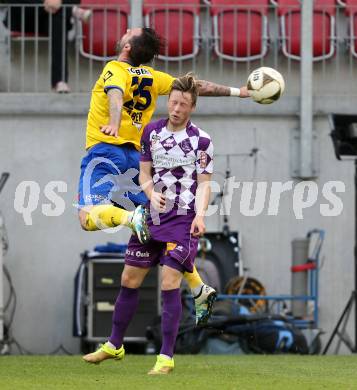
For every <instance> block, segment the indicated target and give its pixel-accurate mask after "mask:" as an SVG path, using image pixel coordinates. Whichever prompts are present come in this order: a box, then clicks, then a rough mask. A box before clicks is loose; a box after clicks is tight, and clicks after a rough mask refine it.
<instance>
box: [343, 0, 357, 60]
mask: <svg viewBox="0 0 357 390" xmlns="http://www.w3.org/2000/svg"><path fill="white" fill-rule="evenodd" d="M345 13H346V15H347V16H348V18H349V26H348V38H349V42H348V45H349V48H350V52H351V54H352V55H353V56H354V57H357V0H346V8H345Z"/></svg>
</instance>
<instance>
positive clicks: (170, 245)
mask: <svg viewBox="0 0 357 390" xmlns="http://www.w3.org/2000/svg"><path fill="white" fill-rule="evenodd" d="M176 247H177V244H176V243H175V242H168V243H167V244H166V250H167V251H173V250H174V249H175V248H176Z"/></svg>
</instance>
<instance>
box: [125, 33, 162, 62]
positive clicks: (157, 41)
mask: <svg viewBox="0 0 357 390" xmlns="http://www.w3.org/2000/svg"><path fill="white" fill-rule="evenodd" d="M130 45H131V49H130V53H129V56H130V59H131V62H132V64H133V66H139V65H141V64H146V63H148V62H151V61H152V60H153V59H154V58H155V57H156V56H157V55H158V54H159V53H160V50H161V49H162V47H163V46H164V40H163V39H162V38H161V37H160V35H159V34H157V33H156V31H155V30H154V29H152V28H149V27H144V28H143V29H142V33H141V34H140V35H136V36H134V37H132V38H131V40H130Z"/></svg>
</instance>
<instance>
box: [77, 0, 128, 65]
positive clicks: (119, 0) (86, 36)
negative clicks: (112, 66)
mask: <svg viewBox="0 0 357 390" xmlns="http://www.w3.org/2000/svg"><path fill="white" fill-rule="evenodd" d="M99 3H100V6H99ZM80 6H81V7H83V8H87V9H91V10H92V11H93V14H92V17H91V18H90V20H89V22H88V23H83V22H79V39H80V44H79V50H80V53H81V54H82V55H83V56H84V57H87V58H92V59H94V60H110V59H114V58H116V43H117V41H118V40H119V39H120V37H121V36H122V35H124V34H125V32H126V30H127V29H128V15H129V0H101V1H98V0H81V3H80Z"/></svg>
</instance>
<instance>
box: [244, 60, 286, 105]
mask: <svg viewBox="0 0 357 390" xmlns="http://www.w3.org/2000/svg"><path fill="white" fill-rule="evenodd" d="M247 88H248V91H249V92H251V96H252V99H253V100H254V101H255V102H257V103H259V104H270V103H273V102H275V101H276V100H278V99H279V98H280V96H281V95H282V94H283V92H284V89H285V81H284V79H283V76H282V75H281V74H280V73H279V72H278V71H277V70H275V69H273V68H268V67H265V66H263V67H261V68H258V69H255V70H254V71H253V72H252V73H251V74H250V75H249V77H248V81H247Z"/></svg>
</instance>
